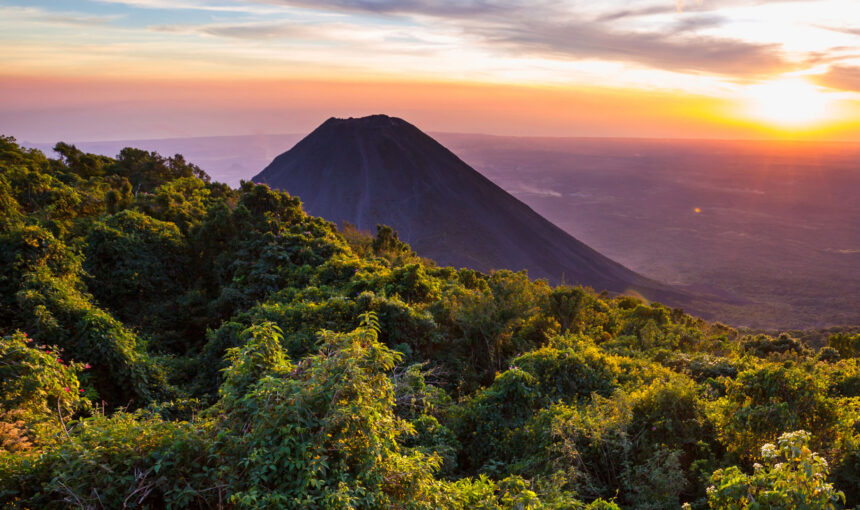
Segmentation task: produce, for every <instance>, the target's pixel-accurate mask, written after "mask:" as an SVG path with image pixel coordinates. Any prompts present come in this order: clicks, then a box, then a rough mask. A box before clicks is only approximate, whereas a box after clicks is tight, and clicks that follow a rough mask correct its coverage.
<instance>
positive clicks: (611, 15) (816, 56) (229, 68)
mask: <svg viewBox="0 0 860 510" xmlns="http://www.w3.org/2000/svg"><path fill="white" fill-rule="evenodd" d="M373 113H387V114H390V115H396V116H400V117H403V118H405V119H406V120H409V121H410V122H412V123H414V124H416V125H418V127H420V128H422V129H425V130H427V131H448V132H471V133H487V134H499V135H523V136H618V137H654V138H730V139H750V138H753V139H755V138H789V139H816V140H822V139H823V140H847V141H854V142H857V141H860V1H858V0H817V1H814V0H700V1H698V2H697V1H695V0H688V1H686V2H680V1H675V0H601V1H594V0H555V1H551V0H534V1H523V0H333V1H328V2H326V1H318V0H245V1H241V0H54V1H52V0H20V1H19V0H0V133H2V134H6V135H12V136H15V137H16V138H18V139H19V140H26V141H33V142H51V141H56V140H66V141H87V140H123V139H142V138H171V137H186V136H211V135H239V134H259V133H301V132H307V131H310V130H311V129H313V128H314V127H315V126H316V125H318V124H320V123H322V122H323V121H324V120H325V119H326V118H328V117H332V116H335V117H349V116H362V115H368V114H373Z"/></svg>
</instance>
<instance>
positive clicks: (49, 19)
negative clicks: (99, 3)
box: [0, 7, 120, 26]
mask: <svg viewBox="0 0 860 510" xmlns="http://www.w3.org/2000/svg"><path fill="white" fill-rule="evenodd" d="M0 13H2V15H3V17H4V18H7V19H17V20H21V21H33V22H38V23H48V24H53V25H75V26H98V25H107V24H109V23H111V22H113V21H116V20H117V19H119V18H120V16H93V15H89V14H83V13H77V12H50V11H45V10H42V9H39V8H37V7H3V8H0Z"/></svg>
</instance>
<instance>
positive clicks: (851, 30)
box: [815, 25, 860, 36]
mask: <svg viewBox="0 0 860 510" xmlns="http://www.w3.org/2000/svg"><path fill="white" fill-rule="evenodd" d="M815 26H816V27H818V28H823V29H824V30H830V31H831V32H841V33H843V34H848V35H856V36H860V28H857V27H831V26H826V25H815Z"/></svg>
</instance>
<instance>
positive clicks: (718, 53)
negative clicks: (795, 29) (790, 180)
mask: <svg viewBox="0 0 860 510" xmlns="http://www.w3.org/2000/svg"><path fill="white" fill-rule="evenodd" d="M475 30H476V31H479V32H480V33H481V35H482V36H483V37H485V38H486V39H487V40H488V41H490V42H491V43H493V44H499V45H504V46H505V47H507V49H508V50H509V51H512V52H518V53H524V54H548V55H554V56H561V57H569V58H577V59H592V58H596V59H606V60H616V61H626V62H633V63H638V64H642V65H646V66H649V67H654V68H658V69H664V70H670V71H687V72H689V71H693V72H709V73H716V74H726V75H741V76H744V77H750V76H757V75H765V74H771V73H775V72H782V71H785V70H787V69H789V68H790V67H791V65H790V64H789V63H788V62H786V61H785V60H784V59H783V57H782V55H781V51H780V50H781V46H780V45H778V44H754V43H747V42H744V41H739V40H735V39H724V38H715V37H705V36H695V35H683V36H678V35H677V34H676V33H674V32H671V31H670V32H668V33H661V32H629V31H628V32H621V31H613V30H610V29H608V28H607V27H606V26H604V25H599V24H594V23H589V22H566V23H565V22H552V21H538V20H528V21H523V22H521V23H517V24H510V25H505V26H494V27H483V28H481V27H476V28H475Z"/></svg>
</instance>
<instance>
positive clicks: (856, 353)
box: [827, 333, 860, 359]
mask: <svg viewBox="0 0 860 510" xmlns="http://www.w3.org/2000/svg"><path fill="white" fill-rule="evenodd" d="M827 345H828V346H830V347H832V348H834V349H836V350H837V351H838V352H839V355H840V356H842V357H843V358H846V359H847V358H856V357H860V334H855V335H850V334H848V333H836V334H834V335H830V338H828V339H827Z"/></svg>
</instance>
